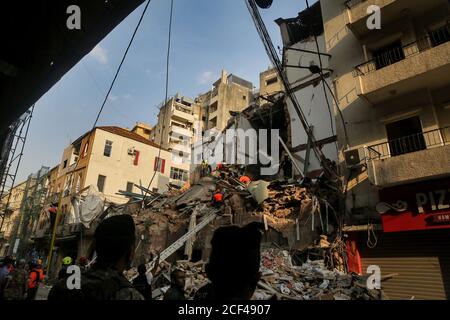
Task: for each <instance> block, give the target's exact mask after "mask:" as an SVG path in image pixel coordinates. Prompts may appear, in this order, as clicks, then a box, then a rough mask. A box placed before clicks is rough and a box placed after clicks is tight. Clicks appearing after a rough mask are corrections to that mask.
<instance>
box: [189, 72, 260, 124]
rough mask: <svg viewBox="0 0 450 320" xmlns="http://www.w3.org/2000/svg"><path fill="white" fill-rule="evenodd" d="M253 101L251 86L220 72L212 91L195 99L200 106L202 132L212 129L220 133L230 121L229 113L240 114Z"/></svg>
mask: <svg viewBox="0 0 450 320" xmlns="http://www.w3.org/2000/svg"><path fill="white" fill-rule="evenodd" d="M252 101H253V84H252V83H251V82H249V81H247V80H244V79H242V78H240V77H238V76H235V75H234V74H228V73H227V71H226V70H222V73H221V77H220V79H218V80H217V81H216V82H215V83H214V84H213V88H212V90H210V91H208V92H206V93H204V94H202V95H199V96H198V97H197V99H196V102H198V103H199V104H200V105H201V108H202V111H201V116H202V118H201V121H202V122H203V130H211V129H214V130H216V131H217V132H221V131H222V130H223V129H225V127H226V126H227V123H228V120H230V118H231V115H230V111H231V112H233V111H234V112H240V111H242V110H244V109H245V108H247V107H248V106H249V105H250V103H251V102H252Z"/></svg>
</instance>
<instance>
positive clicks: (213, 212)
mask: <svg viewBox="0 0 450 320" xmlns="http://www.w3.org/2000/svg"><path fill="white" fill-rule="evenodd" d="M205 207H206V205H203V206H202V208H196V209H195V210H198V211H199V212H201V211H202V210H203V209H204V208H205ZM218 211H219V210H217V209H215V208H212V209H209V210H208V211H207V212H206V214H205V215H204V216H203V219H202V221H201V222H200V223H199V224H197V225H196V226H195V227H194V228H193V229H192V230H189V231H188V232H187V233H186V234H184V235H183V236H182V237H181V238H180V239H178V240H176V241H175V242H174V243H172V244H171V245H170V246H168V247H167V248H166V249H164V250H163V251H162V252H161V254H160V255H159V262H163V261H164V260H166V259H167V258H168V257H170V256H171V255H172V254H174V253H175V252H176V251H177V250H178V249H180V248H181V247H182V246H183V245H184V244H185V243H186V241H188V240H189V239H190V238H192V237H193V236H195V235H196V234H197V232H199V231H200V230H202V229H203V228H204V227H206V226H207V225H208V224H209V223H210V222H212V221H213V220H214V219H216V218H217V217H218V216H217V212H218ZM155 262H156V258H155V259H153V260H152V261H150V262H149V263H148V264H147V273H149V272H150V271H151V270H152V269H153V267H154V266H155ZM136 277H137V275H136V276H134V277H133V278H132V279H131V280H133V279H134V278H136Z"/></svg>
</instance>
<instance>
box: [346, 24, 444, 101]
mask: <svg viewBox="0 0 450 320" xmlns="http://www.w3.org/2000/svg"><path fill="white" fill-rule="evenodd" d="M353 75H354V76H355V77H356V78H357V79H358V80H359V83H360V88H359V92H358V94H359V95H362V96H364V97H365V98H367V99H368V100H369V101H370V102H371V103H373V104H376V103H380V102H382V101H384V100H387V99H391V98H395V97H400V96H402V95H404V94H408V93H411V92H413V91H416V90H419V89H422V88H430V89H435V88H440V87H443V86H445V85H446V84H448V83H450V25H446V26H445V27H443V28H441V29H438V30H436V31H434V32H432V33H430V34H428V35H427V36H426V37H424V38H421V39H419V40H418V41H416V42H413V43H410V44H408V45H406V46H403V47H398V48H394V49H392V50H389V51H386V52H385V53H383V54H381V55H379V56H376V57H375V58H374V59H372V60H370V61H367V62H365V63H363V64H361V65H359V66H357V67H355V71H354V74H353Z"/></svg>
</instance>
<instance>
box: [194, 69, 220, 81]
mask: <svg viewBox="0 0 450 320" xmlns="http://www.w3.org/2000/svg"><path fill="white" fill-rule="evenodd" d="M216 78H217V75H216V74H214V73H213V72H211V71H205V72H203V73H202V74H201V75H200V77H199V78H198V84H206V83H209V82H211V84H212V82H213V81H215V80H217V79H216Z"/></svg>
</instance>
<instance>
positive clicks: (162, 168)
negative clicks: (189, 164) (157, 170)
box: [161, 159, 166, 173]
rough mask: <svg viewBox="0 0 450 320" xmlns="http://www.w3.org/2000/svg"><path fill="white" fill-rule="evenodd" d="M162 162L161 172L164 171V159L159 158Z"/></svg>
mask: <svg viewBox="0 0 450 320" xmlns="http://www.w3.org/2000/svg"><path fill="white" fill-rule="evenodd" d="M161 161H162V164H161V173H164V167H165V166H166V160H165V159H161Z"/></svg>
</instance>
